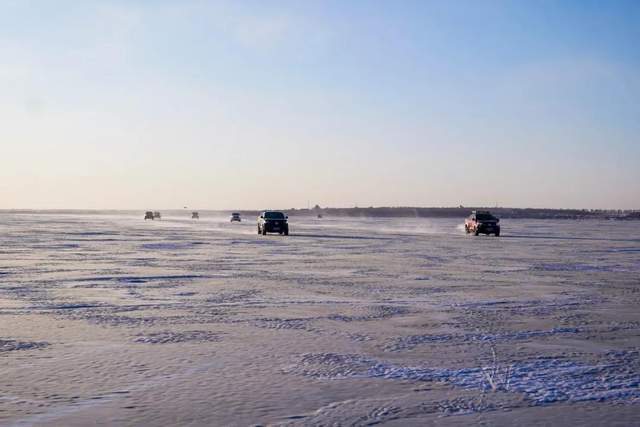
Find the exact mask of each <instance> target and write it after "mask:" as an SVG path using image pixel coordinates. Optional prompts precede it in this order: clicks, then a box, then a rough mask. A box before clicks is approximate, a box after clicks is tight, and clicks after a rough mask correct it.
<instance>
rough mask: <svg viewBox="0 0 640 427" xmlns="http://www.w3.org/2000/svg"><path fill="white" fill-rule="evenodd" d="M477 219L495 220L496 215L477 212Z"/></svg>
mask: <svg viewBox="0 0 640 427" xmlns="http://www.w3.org/2000/svg"><path fill="white" fill-rule="evenodd" d="M476 219H477V220H478V221H495V220H496V217H494V216H493V215H491V214H487V213H481V214H476Z"/></svg>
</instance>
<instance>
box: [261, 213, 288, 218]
mask: <svg viewBox="0 0 640 427" xmlns="http://www.w3.org/2000/svg"><path fill="white" fill-rule="evenodd" d="M264 217H265V218H266V219H284V214H283V213H282V212H265V213H264Z"/></svg>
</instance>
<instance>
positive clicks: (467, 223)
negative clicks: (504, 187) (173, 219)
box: [144, 210, 500, 237]
mask: <svg viewBox="0 0 640 427" xmlns="http://www.w3.org/2000/svg"><path fill="white" fill-rule="evenodd" d="M317 217H318V218H322V214H318V215H317ZM160 218H161V215H160V212H158V211H146V212H145V214H144V219H145V220H147V219H151V220H154V219H160ZM191 218H192V219H199V218H200V214H199V213H198V212H197V211H193V212H191ZM288 219H289V217H288V216H287V215H285V214H284V213H283V212H280V211H263V212H262V213H261V214H260V216H259V217H258V234H261V235H266V234H267V233H278V234H281V235H282V234H284V235H285V236H288V235H289V221H288ZM230 221H231V222H241V221H242V219H241V217H240V213H238V212H233V213H232V214H231V217H230ZM499 222H500V219H499V218H496V217H495V216H494V215H492V214H491V212H489V211H480V210H478V211H471V215H469V216H468V217H467V218H466V219H465V220H464V230H465V232H466V233H467V234H471V233H473V234H474V235H476V236H478V235H479V234H486V235H490V234H493V235H495V236H496V237H497V236H500V224H499Z"/></svg>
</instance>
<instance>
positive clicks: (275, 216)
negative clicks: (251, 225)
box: [258, 211, 289, 236]
mask: <svg viewBox="0 0 640 427" xmlns="http://www.w3.org/2000/svg"><path fill="white" fill-rule="evenodd" d="M288 218H289V217H288V216H286V215H285V214H283V213H282V212H278V211H264V212H262V213H261V214H260V218H258V234H262V235H265V234H267V233H278V234H284V235H285V236H288V235H289V224H288V222H287V219H288Z"/></svg>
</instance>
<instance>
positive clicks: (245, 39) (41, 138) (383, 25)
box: [0, 0, 640, 210]
mask: <svg viewBox="0 0 640 427" xmlns="http://www.w3.org/2000/svg"><path fill="white" fill-rule="evenodd" d="M639 40H640V2H635V1H611V2H601V1H569V0H567V1H562V2H559V1H539V2H527V1H487V2H473V1H456V2H447V1H404V2H392V1H349V2H344V1H317V2H295V1H290V2H289V1H275V2H258V1H211V2H209V1H176V2H171V1H83V2H71V1H56V2H54V1H38V2H24V1H17V0H16V1H2V0H0V148H1V151H0V153H1V156H0V209H74V208H75V209H148V208H159V209H169V208H171V209H180V208H182V207H183V206H189V207H193V208H194V209H219V210H222V209H260V208H263V207H278V208H290V207H297V208H298V207H299V208H304V207H306V206H307V204H308V203H310V204H311V206H313V205H315V204H320V205H321V206H329V207H351V206H354V205H356V204H357V205H358V206H360V207H367V206H457V205H464V206H494V205H499V206H509V207H550V208H594V209H595V208H615V209H640V137H639V135H640V102H638V100H640V48H638V41H639Z"/></svg>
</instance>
